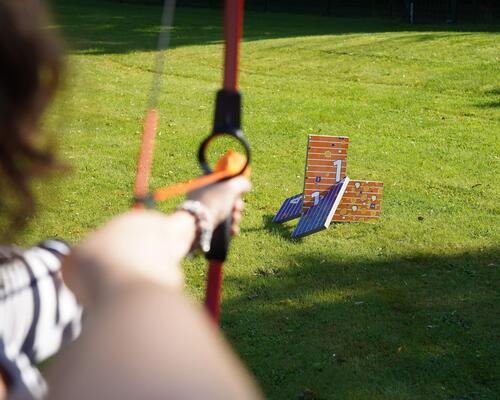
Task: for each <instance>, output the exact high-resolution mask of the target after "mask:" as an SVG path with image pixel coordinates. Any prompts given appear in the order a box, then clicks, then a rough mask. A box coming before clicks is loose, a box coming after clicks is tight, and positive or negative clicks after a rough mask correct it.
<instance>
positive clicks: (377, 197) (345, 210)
mask: <svg viewBox="0 0 500 400" xmlns="http://www.w3.org/2000/svg"><path fill="white" fill-rule="evenodd" d="M383 190H384V183H383V182H374V181H361V180H351V181H350V182H349V184H348V185H347V188H346V190H345V192H344V196H342V199H341V200H340V204H339V205H338V207H337V210H336V211H335V214H334V215H333V219H332V221H336V222H360V221H364V222H367V221H373V220H375V219H378V218H380V211H381V205H382V193H383Z"/></svg>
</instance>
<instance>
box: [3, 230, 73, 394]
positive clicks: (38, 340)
mask: <svg viewBox="0 0 500 400" xmlns="http://www.w3.org/2000/svg"><path fill="white" fill-rule="evenodd" d="M69 251H70V248H69V246H68V245H67V244H66V243H64V242H62V241H59V240H48V241H45V242H43V243H41V244H39V245H38V246H35V247H31V248H29V249H27V250H22V249H19V248H16V247H0V369H1V370H2V371H4V373H5V375H6V376H7V378H8V381H9V382H8V383H9V399H42V398H44V397H45V396H46V394H47V385H46V383H45V381H44V379H43V378H42V376H41V374H40V372H39V371H38V369H37V368H36V364H37V363H39V362H41V361H43V360H45V359H47V358H48V357H50V356H52V355H53V354H55V353H56V352H57V351H58V350H59V348H60V347H61V345H62V344H63V343H64V342H67V341H71V340H73V339H75V338H76V337H77V336H78V335H79V333H80V328H81V326H80V322H81V315H82V309H81V307H80V306H79V305H78V303H77V302H76V299H75V297H74V296H73V294H72V293H71V292H70V291H69V289H68V288H67V287H66V286H65V285H64V283H63V281H62V277H61V271H60V269H61V258H62V257H63V256H65V255H68V254H69Z"/></svg>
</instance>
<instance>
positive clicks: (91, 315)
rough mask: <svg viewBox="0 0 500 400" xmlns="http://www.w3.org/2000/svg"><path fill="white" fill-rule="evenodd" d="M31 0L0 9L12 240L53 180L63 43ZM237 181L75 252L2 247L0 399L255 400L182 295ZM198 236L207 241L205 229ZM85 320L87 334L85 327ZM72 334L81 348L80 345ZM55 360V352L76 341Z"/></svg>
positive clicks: (1, 0) (1, 170)
mask: <svg viewBox="0 0 500 400" xmlns="http://www.w3.org/2000/svg"><path fill="white" fill-rule="evenodd" d="M46 26H47V15H46V12H45V11H44V8H43V6H42V4H41V2H40V1H39V0H16V1H12V0H0V188H1V196H0V221H2V225H3V226H4V227H5V228H4V229H3V234H4V240H6V239H7V238H10V239H11V238H14V237H15V235H16V233H17V232H20V231H21V230H22V228H23V227H24V226H25V225H26V223H27V222H26V221H28V220H29V217H30V216H31V215H33V214H34V213H35V209H36V203H35V201H34V196H33V193H32V189H31V186H32V185H31V183H32V181H33V179H34V178H35V177H37V176H39V175H43V174H47V173H50V172H52V171H57V170H61V169H63V168H64V166H62V165H61V163H60V162H59V161H57V159H56V157H55V155H54V152H53V151H52V150H51V149H50V148H44V147H43V146H41V145H40V143H41V142H40V140H39V137H40V134H39V124H40V119H41V117H42V115H43V112H44V111H45V110H46V108H47V106H48V104H49V102H50V100H51V98H52V97H53V95H54V93H55V91H56V89H57V86H58V82H59V80H60V75H61V72H60V71H61V67H62V59H61V46H60V44H59V42H58V40H57V38H56V37H55V35H54V33H53V32H52V31H50V30H48V29H47V28H46ZM249 190H250V183H249V181H248V180H247V179H246V178H243V177H238V178H233V179H230V180H228V181H226V182H224V183H220V184H217V185H213V186H210V187H206V188H204V189H201V190H199V191H197V192H194V193H191V194H190V195H189V200H188V201H187V202H185V203H183V204H181V206H180V207H179V208H178V209H177V210H176V211H175V212H173V213H172V214H170V215H164V214H162V213H159V212H156V211H145V210H138V211H129V212H126V213H124V214H123V215H120V216H117V217H115V218H113V219H112V220H111V221H109V222H108V223H106V224H104V225H103V226H102V227H100V228H99V229H97V230H96V231H95V232H91V233H90V234H89V235H88V236H87V237H86V238H85V239H84V240H83V241H82V242H81V243H79V244H78V245H76V246H75V247H73V248H71V247H70V246H69V245H68V244H67V243H65V242H63V241H61V240H46V241H44V242H42V243H40V244H38V245H36V246H33V247H31V248H28V249H21V248H19V247H18V246H15V245H3V246H1V247H0V399H33V398H34V399H41V398H44V397H46V396H47V384H46V381H45V379H44V378H42V375H41V374H40V372H39V370H38V369H37V367H36V365H37V364H38V363H40V362H42V361H44V360H46V359H48V358H49V357H50V356H52V355H54V354H56V353H58V355H57V356H56V357H55V358H54V360H53V361H51V363H50V365H49V366H48V368H47V374H46V376H47V381H48V388H49V393H50V398H53V399H90V398H92V399H124V400H125V399H138V398H146V399H160V398H161V399H178V400H182V399H243V400H245V399H259V398H262V395H261V393H260V391H259V389H258V388H257V386H256V384H255V383H254V381H253V379H252V378H251V377H250V375H249V374H248V372H247V371H246V370H245V368H244V367H243V366H242V364H241V362H240V361H239V360H238V359H237V357H236V356H235V354H234V353H233V352H232V351H231V350H230V347H229V346H228V344H227V343H226V341H225V340H224V338H223V337H222V336H221V335H220V333H219V331H218V329H217V328H216V327H215V326H214V324H213V322H212V321H210V320H209V318H208V317H207V315H206V314H205V313H204V312H203V311H202V310H201V308H200V307H199V306H196V305H194V304H193V303H192V302H191V301H190V300H189V298H188V297H187V296H186V295H185V294H184V293H183V275H182V270H181V268H180V261H181V259H182V258H183V257H184V256H186V255H187V254H188V253H189V252H190V251H192V250H193V249H195V248H196V247H197V246H198V242H199V239H200V231H201V230H202V229H203V230H208V231H211V230H213V227H215V226H217V225H218V224H219V223H221V222H222V221H223V220H225V219H226V218H227V217H231V218H232V221H233V226H232V231H233V233H234V234H236V233H237V232H238V225H239V222H240V218H241V211H242V209H243V201H242V195H243V193H245V192H247V191H249ZM204 234H207V232H206V231H204ZM82 313H83V324H82ZM77 337H78V339H76V338H77ZM75 339H76V341H74V342H73V343H72V344H70V345H68V346H66V347H65V348H64V349H63V350H62V351H60V348H61V347H62V345H63V344H64V343H67V342H71V341H73V340H75Z"/></svg>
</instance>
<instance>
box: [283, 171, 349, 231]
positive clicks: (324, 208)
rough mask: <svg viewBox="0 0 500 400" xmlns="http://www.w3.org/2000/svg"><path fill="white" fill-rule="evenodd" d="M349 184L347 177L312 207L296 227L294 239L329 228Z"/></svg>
mask: <svg viewBox="0 0 500 400" xmlns="http://www.w3.org/2000/svg"><path fill="white" fill-rule="evenodd" d="M348 183H349V178H348V177H345V178H344V179H343V180H341V181H340V182H339V183H337V184H335V185H333V186H332V188H331V189H330V190H329V191H328V192H327V193H326V195H325V196H324V197H323V198H320V199H319V202H318V203H317V204H315V205H313V206H311V208H309V209H308V210H307V211H306V212H305V213H304V215H303V216H302V218H301V219H300V221H299V223H298V224H297V226H296V227H295V230H294V231H293V233H292V237H295V238H297V237H303V236H307V235H312V234H313V233H316V232H319V231H322V230H323V229H326V228H328V227H329V226H330V223H331V222H332V218H333V215H334V214H335V211H336V210H337V207H338V206H339V203H340V200H341V199H342V196H343V195H344V192H345V190H346V188H347V184H348Z"/></svg>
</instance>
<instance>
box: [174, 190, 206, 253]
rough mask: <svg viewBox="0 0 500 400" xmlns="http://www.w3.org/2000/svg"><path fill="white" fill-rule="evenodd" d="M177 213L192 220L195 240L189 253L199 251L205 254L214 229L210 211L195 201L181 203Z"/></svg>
mask: <svg viewBox="0 0 500 400" xmlns="http://www.w3.org/2000/svg"><path fill="white" fill-rule="evenodd" d="M177 211H179V212H185V213H187V214H189V215H191V217H192V218H193V219H194V223H195V238H194V241H193V244H192V246H191V252H193V251H194V250H197V249H200V250H201V251H202V252H204V253H207V252H208V251H209V250H210V243H211V241H212V235H213V231H214V229H215V223H214V217H213V215H212V213H211V211H210V210H209V209H208V207H206V206H205V205H204V204H203V203H201V202H200V201H196V200H187V201H185V202H184V203H182V204H181V205H180V206H179V207H178V208H177Z"/></svg>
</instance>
